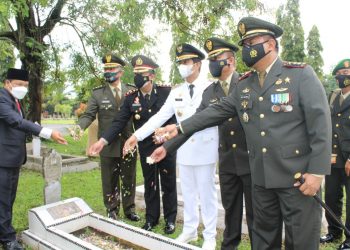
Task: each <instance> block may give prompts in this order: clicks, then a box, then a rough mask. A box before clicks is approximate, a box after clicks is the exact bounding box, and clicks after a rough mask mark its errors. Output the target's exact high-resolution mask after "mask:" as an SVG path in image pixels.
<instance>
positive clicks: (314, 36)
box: [306, 25, 323, 80]
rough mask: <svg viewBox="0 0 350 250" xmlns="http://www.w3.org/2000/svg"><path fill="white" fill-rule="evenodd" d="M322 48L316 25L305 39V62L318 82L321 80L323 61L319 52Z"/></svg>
mask: <svg viewBox="0 0 350 250" xmlns="http://www.w3.org/2000/svg"><path fill="white" fill-rule="evenodd" d="M322 51H323V47H322V44H321V41H320V33H319V31H318V28H317V26H316V25H314V26H312V28H311V30H310V32H309V36H308V38H307V58H306V62H307V63H308V64H310V65H311V66H312V67H313V68H314V70H315V72H316V74H317V76H318V77H319V79H320V80H323V70H322V67H323V59H322V56H321V52H322Z"/></svg>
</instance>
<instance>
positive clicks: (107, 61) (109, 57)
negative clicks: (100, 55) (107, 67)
mask: <svg viewBox="0 0 350 250" xmlns="http://www.w3.org/2000/svg"><path fill="white" fill-rule="evenodd" d="M111 60H112V55H107V56H106V63H110V62H111Z"/></svg>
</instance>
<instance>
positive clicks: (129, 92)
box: [125, 89, 137, 96]
mask: <svg viewBox="0 0 350 250" xmlns="http://www.w3.org/2000/svg"><path fill="white" fill-rule="evenodd" d="M136 92H137V89H130V90H129V91H128V92H126V93H125V96H128V95H131V94H134V93H136Z"/></svg>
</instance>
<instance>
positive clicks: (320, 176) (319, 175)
mask: <svg viewBox="0 0 350 250" xmlns="http://www.w3.org/2000/svg"><path fill="white" fill-rule="evenodd" d="M311 175H313V176H315V177H319V178H323V177H324V175H323V174H311Z"/></svg>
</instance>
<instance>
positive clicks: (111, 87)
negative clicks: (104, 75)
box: [108, 82, 122, 93]
mask: <svg viewBox="0 0 350 250" xmlns="http://www.w3.org/2000/svg"><path fill="white" fill-rule="evenodd" d="M108 85H109V88H110V89H111V90H112V92H113V93H114V91H115V88H116V87H117V88H118V89H119V90H122V85H121V82H119V83H118V85H117V86H116V87H114V86H112V85H111V84H109V83H108Z"/></svg>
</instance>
